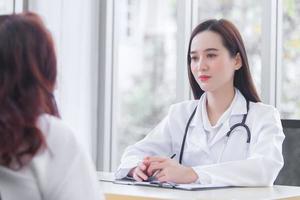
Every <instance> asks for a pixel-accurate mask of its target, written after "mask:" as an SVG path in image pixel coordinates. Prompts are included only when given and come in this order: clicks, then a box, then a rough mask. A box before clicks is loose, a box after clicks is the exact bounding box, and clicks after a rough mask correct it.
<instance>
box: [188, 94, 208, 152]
mask: <svg viewBox="0 0 300 200" xmlns="http://www.w3.org/2000/svg"><path fill="white" fill-rule="evenodd" d="M205 98H206V97H205V94H203V95H202V96H201V98H200V100H199V102H198V105H197V110H196V113H195V116H194V118H193V119H192V121H191V124H190V127H189V131H190V133H189V134H190V142H191V143H193V144H195V145H194V146H197V149H201V150H203V151H204V152H206V153H207V154H209V153H210V150H209V146H208V144H207V135H206V134H205V131H204V129H203V119H202V115H201V113H202V106H201V105H202V101H204V100H205Z"/></svg>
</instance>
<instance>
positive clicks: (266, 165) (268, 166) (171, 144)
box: [115, 89, 285, 186]
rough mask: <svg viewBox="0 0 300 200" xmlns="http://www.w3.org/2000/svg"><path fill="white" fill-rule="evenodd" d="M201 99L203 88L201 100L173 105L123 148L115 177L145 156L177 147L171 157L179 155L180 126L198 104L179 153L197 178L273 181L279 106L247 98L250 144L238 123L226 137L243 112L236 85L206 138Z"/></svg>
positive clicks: (278, 162)
mask: <svg viewBox="0 0 300 200" xmlns="http://www.w3.org/2000/svg"><path fill="white" fill-rule="evenodd" d="M205 99H206V94H205V93H204V95H202V97H201V98H200V100H191V101H185V102H182V103H178V104H174V105H172V106H171V107H170V110H169V113H168V115H167V116H166V118H165V119H164V120H162V122H161V123H160V124H159V125H158V126H157V127H156V128H155V129H154V130H153V131H152V132H150V133H149V134H148V135H147V136H146V137H145V138H144V139H143V140H141V141H139V142H137V143H136V144H134V145H132V146H129V147H128V148H127V149H126V150H125V152H124V154H123V156H122V159H121V164H120V166H119V168H118V170H117V171H116V173H115V175H116V178H123V177H125V176H126V175H127V174H128V172H129V171H130V169H132V168H133V167H135V166H137V165H138V163H139V162H141V160H142V159H143V158H144V157H145V156H149V155H161V156H170V155H172V154H174V153H176V157H175V158H174V159H177V160H179V155H180V148H181V143H182V139H183V135H184V132H185V131H184V130H185V127H186V124H187V121H188V119H189V117H190V115H191V113H192V112H193V110H194V109H195V107H196V106H197V109H196V113H195V116H194V118H193V119H192V121H191V123H190V126H189V129H188V134H187V138H186V142H185V149H184V153H183V159H182V164H183V165H185V166H190V167H193V169H194V170H195V172H196V173H197V174H198V177H199V179H198V180H197V181H196V182H197V183H203V184H227V185H232V186H270V185H273V182H274V180H275V179H276V177H277V175H278V173H279V171H280V169H281V168H282V166H283V156H282V143H283V140H284V137H285V136H284V134H283V131H282V125H281V121H280V116H279V113H278V111H277V110H276V109H275V108H274V107H272V106H270V105H265V104H263V103H253V102H250V109H249V112H248V117H247V121H246V124H247V125H248V127H249V128H250V131H251V142H250V145H249V144H247V143H246V140H247V134H246V132H245V130H244V129H243V128H242V129H240V128H238V129H237V130H236V131H234V132H233V133H232V134H231V136H230V137H229V139H228V137H226V133H227V132H228V131H229V130H230V127H231V126H232V125H234V124H236V123H239V122H241V121H242V118H243V114H246V113H247V107H246V99H245V98H244V96H243V95H242V94H241V93H240V92H239V91H238V90H237V89H236V95H235V98H234V101H233V103H232V106H230V107H231V108H230V109H231V110H230V112H229V115H228V118H227V120H225V121H224V122H223V123H222V125H221V127H220V129H219V130H218V132H217V133H216V135H215V136H214V138H213V139H212V140H211V141H208V140H207V134H206V133H205V131H204V126H206V124H203V122H205V120H203V119H202V114H201V113H202V109H203V106H202V105H203V101H205ZM206 115H207V114H206Z"/></svg>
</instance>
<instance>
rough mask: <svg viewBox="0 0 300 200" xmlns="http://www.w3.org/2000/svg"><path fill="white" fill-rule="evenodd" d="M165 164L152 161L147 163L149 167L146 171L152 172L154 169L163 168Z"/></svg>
mask: <svg viewBox="0 0 300 200" xmlns="http://www.w3.org/2000/svg"><path fill="white" fill-rule="evenodd" d="M165 166H166V163H157V162H155V163H152V164H150V165H149V167H148V169H147V173H148V174H153V173H154V171H156V170H160V169H163V168H164V167H165Z"/></svg>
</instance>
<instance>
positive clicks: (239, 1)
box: [195, 0, 263, 93]
mask: <svg viewBox="0 0 300 200" xmlns="http://www.w3.org/2000/svg"><path fill="white" fill-rule="evenodd" d="M197 4H198V6H197V8H198V10H197V13H198V18H197V20H196V22H195V23H196V24H198V23H199V22H201V21H203V20H206V19H210V18H216V19H220V18H225V19H228V20H230V21H232V22H233V23H234V24H235V25H236V26H237V28H238V29H239V31H240V33H241V35H242V38H243V40H244V44H245V48H246V51H247V55H248V62H249V66H250V70H251V73H252V78H253V79H254V82H255V86H256V88H257V90H258V92H259V93H260V91H261V90H260V86H261V66H262V64H261V63H262V59H261V49H262V45H261V31H262V8H263V6H262V4H261V1H252V0H228V1H223V0H198V1H197ZM203 5H205V6H203Z"/></svg>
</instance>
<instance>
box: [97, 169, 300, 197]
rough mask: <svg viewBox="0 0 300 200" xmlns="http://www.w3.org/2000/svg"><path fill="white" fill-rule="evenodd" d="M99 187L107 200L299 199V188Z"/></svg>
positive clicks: (107, 177)
mask: <svg viewBox="0 0 300 200" xmlns="http://www.w3.org/2000/svg"><path fill="white" fill-rule="evenodd" d="M98 177H99V179H101V180H112V179H113V174H112V173H105V172H98ZM100 186H101V188H102V189H103V192H104V194H105V196H106V198H107V199H109V200H121V199H122V200H137V199H145V200H154V199H191V200H193V199H199V200H200V199H243V200H246V199H251V200H252V199H289V200H292V199H293V200H294V199H300V187H293V186H280V185H275V186H273V187H247V188H245V187H241V188H239V187H234V188H220V189H204V190H198V191H184V190H176V189H165V188H155V187H146V186H133V185H119V184H114V183H112V182H106V181H100Z"/></svg>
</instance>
